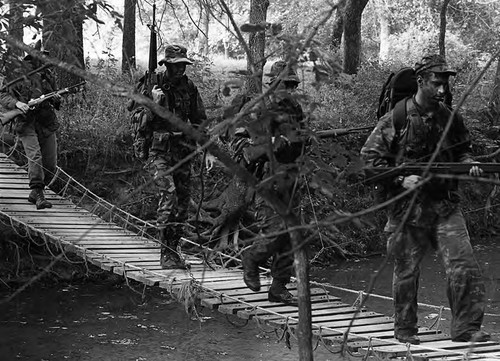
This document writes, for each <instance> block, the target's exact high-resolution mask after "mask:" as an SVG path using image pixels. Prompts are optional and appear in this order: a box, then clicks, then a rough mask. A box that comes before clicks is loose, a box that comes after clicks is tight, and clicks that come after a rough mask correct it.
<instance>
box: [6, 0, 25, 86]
mask: <svg viewBox="0 0 500 361" xmlns="http://www.w3.org/2000/svg"><path fill="white" fill-rule="evenodd" d="M9 15H10V18H9V35H11V36H12V37H13V38H16V39H17V40H19V41H23V36H24V28H23V9H22V7H21V6H19V5H17V4H16V1H15V0H9ZM23 54H24V52H23V51H22V50H21V49H18V48H16V47H12V46H9V47H7V51H6V52H5V53H3V54H2V55H1V56H0V60H1V63H0V69H2V70H3V69H4V71H1V72H0V79H3V75H5V76H6V78H7V81H9V80H12V79H10V78H15V77H16V72H15V70H16V68H18V67H19V61H18V58H20V57H22V56H23ZM17 75H18V74H17ZM1 83H2V81H0V84H1Z"/></svg>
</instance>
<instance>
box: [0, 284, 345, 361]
mask: <svg viewBox="0 0 500 361" xmlns="http://www.w3.org/2000/svg"><path fill="white" fill-rule="evenodd" d="M139 290H140V291H142V290H141V289H139ZM146 294H147V297H146V302H144V303H141V297H140V296H139V295H138V294H136V293H135V292H134V291H132V290H131V289H130V288H129V287H128V286H127V285H125V284H123V283H120V284H118V285H117V284H112V285H110V284H95V283H81V284H78V285H56V286H50V287H44V288H39V287H33V288H32V289H29V290H27V291H25V292H23V293H22V294H20V295H19V296H18V297H16V298H15V299H14V300H13V301H11V302H9V303H7V304H0V335H2V336H1V337H0V360H2V361H10V360H39V361H45V360H47V361H48V360H51V361H52V360H99V361H105V360H110V361H111V360H113V361H115V360H120V361H121V360H131V361H160V360H161V361H166V360H168V361H177V360H179V361H180V360H193V361H195V360H196V361H202V360H210V361H218V360H231V361H233V360H234V361H238V360H242V361H243V360H245V361H257V360H283V361H292V360H298V348H297V345H296V340H294V339H293V338H292V348H291V349H288V348H287V347H286V345H285V342H284V340H281V341H280V340H279V336H280V335H277V334H275V333H274V332H273V331H272V330H270V329H264V328H262V326H259V325H257V323H256V322H254V321H250V322H249V323H248V324H246V325H245V323H244V321H243V320H240V319H238V318H236V317H234V318H232V317H231V318H230V319H226V317H224V316H223V315H221V314H220V313H218V312H216V311H211V310H207V309H205V308H203V309H201V310H200V314H199V316H200V318H201V319H202V320H203V321H202V322H200V321H198V320H195V319H192V317H190V316H189V315H188V314H187V313H186V312H185V310H184V308H183V306H182V305H181V304H179V303H178V302H177V301H175V300H172V299H171V298H170V297H169V296H168V295H167V294H162V293H160V291H159V290H155V289H151V290H147V292H146ZM5 295H6V293H5V292H3V293H0V300H2V299H4V297H5ZM338 359H340V358H339V355H338V354H332V353H330V352H329V351H328V350H327V349H325V348H324V347H322V346H321V345H320V346H319V347H318V348H317V350H316V351H315V360H323V361H326V360H338Z"/></svg>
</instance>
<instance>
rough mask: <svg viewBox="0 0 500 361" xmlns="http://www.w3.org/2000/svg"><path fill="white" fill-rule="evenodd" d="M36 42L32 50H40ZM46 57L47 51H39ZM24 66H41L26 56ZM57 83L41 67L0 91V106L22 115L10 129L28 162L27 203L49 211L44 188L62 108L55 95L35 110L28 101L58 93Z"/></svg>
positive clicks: (52, 161) (54, 160)
mask: <svg viewBox="0 0 500 361" xmlns="http://www.w3.org/2000/svg"><path fill="white" fill-rule="evenodd" d="M40 47H41V43H40V42H38V43H37V44H36V46H35V49H38V50H39V49H40ZM42 53H44V54H45V55H48V51H42ZM24 61H25V63H26V64H27V65H28V67H29V68H30V69H29V70H35V69H38V68H40V67H41V65H42V63H41V61H40V60H38V59H36V58H35V57H32V56H31V55H29V54H28V55H27V56H26V57H24ZM57 90H58V88H57V84H56V80H55V77H54V75H53V73H52V71H51V70H50V69H49V68H44V69H42V70H40V71H39V72H36V73H35V74H33V75H31V76H30V77H29V78H27V79H25V80H23V81H20V82H17V83H15V84H14V85H12V86H10V87H9V88H8V89H5V90H4V91H2V92H0V104H1V105H2V106H3V107H5V108H6V109H7V110H12V109H20V110H21V111H23V113H24V114H22V115H19V116H17V117H16V119H15V120H14V125H13V129H14V131H15V133H16V134H17V136H18V137H19V139H20V140H21V143H22V145H23V148H24V152H25V154H26V158H27V159H28V176H29V187H30V189H31V192H30V194H29V196H28V201H29V202H30V203H33V204H35V205H36V208H37V209H44V208H51V207H52V203H50V202H49V201H48V200H47V199H45V195H44V188H45V186H46V185H48V184H49V183H50V181H51V180H52V178H53V177H54V174H55V172H56V168H57V138H56V131H57V129H58V128H59V122H58V120H57V116H56V113H55V110H59V108H60V106H61V96H60V95H56V96H54V97H52V98H50V99H48V100H46V101H44V102H43V103H41V104H39V105H37V106H36V107H35V108H34V109H32V108H30V107H29V106H28V102H29V101H30V100H31V99H36V98H39V97H40V96H42V95H43V94H48V93H51V92H54V91H57Z"/></svg>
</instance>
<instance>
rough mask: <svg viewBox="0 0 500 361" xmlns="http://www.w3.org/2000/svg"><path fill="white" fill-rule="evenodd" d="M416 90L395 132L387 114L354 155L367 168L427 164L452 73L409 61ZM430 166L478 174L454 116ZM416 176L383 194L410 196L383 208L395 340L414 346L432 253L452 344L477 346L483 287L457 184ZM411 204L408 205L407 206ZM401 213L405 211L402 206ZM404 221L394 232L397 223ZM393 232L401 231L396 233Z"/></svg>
mask: <svg viewBox="0 0 500 361" xmlns="http://www.w3.org/2000/svg"><path fill="white" fill-rule="evenodd" d="M415 73H416V78H417V84H418V90H417V93H416V94H414V95H413V97H410V98H406V99H403V100H401V101H403V102H406V104H405V106H406V119H405V122H404V124H403V125H402V128H401V129H400V130H399V131H396V128H395V126H394V121H395V119H394V116H393V115H394V110H391V111H390V112H388V113H386V114H385V115H384V116H383V117H382V118H380V120H379V122H378V124H377V126H376V127H375V129H374V130H373V132H372V134H371V135H370V136H369V138H368V139H367V141H366V143H365V145H364V146H363V148H362V150H361V155H362V157H363V158H364V160H365V162H366V165H367V166H368V167H387V166H397V165H399V164H401V163H404V162H409V163H411V162H426V161H429V160H430V159H431V156H432V155H433V153H434V152H435V150H436V148H437V145H438V144H439V142H440V139H441V138H442V136H443V132H444V129H445V128H446V126H447V123H448V121H449V118H450V116H451V114H452V110H451V109H450V107H449V106H447V105H445V104H444V103H443V101H444V98H445V94H446V91H447V90H448V86H449V85H448V80H449V77H450V76H452V75H456V71H455V70H453V69H451V68H450V67H449V66H448V64H447V62H446V61H445V59H444V58H443V57H442V56H440V55H437V54H433V55H428V56H424V57H423V58H422V59H421V60H420V61H419V62H417V63H416V64H415ZM433 160H434V162H462V163H471V168H470V172H469V174H470V175H471V176H480V175H481V173H482V171H481V169H480V168H478V167H477V166H474V164H473V163H474V161H473V159H472V156H471V141H470V136H469V131H468V130H467V128H466V127H465V124H464V121H463V118H462V117H461V116H460V114H458V113H457V114H456V116H455V117H454V118H453V120H452V124H451V128H450V129H449V131H448V132H447V134H446V136H445V137H444V142H443V143H442V145H441V148H440V150H439V152H438V153H437V157H435V158H433ZM421 181H422V177H421V176H420V175H416V174H414V175H407V176H404V177H403V176H398V177H395V178H394V179H391V180H389V181H388V184H387V185H386V186H387V187H388V189H391V196H396V195H398V194H400V193H402V192H404V191H405V190H415V191H417V192H418V195H417V198H416V202H415V203H414V204H413V205H411V199H412V197H413V194H411V195H410V196H408V197H403V198H402V199H400V200H398V201H396V202H395V203H394V204H393V206H392V207H391V208H390V209H389V211H388V221H387V224H386V226H385V229H384V230H385V231H386V232H387V236H388V241H387V252H388V253H391V254H392V256H393V257H394V275H393V296H394V306H395V316H394V332H395V335H394V336H395V338H397V339H398V340H399V341H400V342H403V343H411V344H418V343H419V342H420V339H419V337H418V335H417V333H418V324H417V322H418V319H417V294H418V285H419V278H420V263H421V261H422V260H423V258H424V256H425V254H426V252H428V251H430V249H434V250H436V251H437V253H438V254H439V255H440V256H441V258H442V260H443V264H444V267H445V271H446V288H447V295H448V301H449V304H450V308H451V315H452V320H451V330H450V331H451V332H450V334H451V338H452V340H453V341H455V342H468V341H471V342H484V341H488V340H489V339H490V335H489V334H488V333H486V332H484V331H482V330H481V324H482V321H483V315H484V307H485V286H484V283H483V281H482V275H481V270H480V268H479V265H478V263H477V262H476V260H475V258H474V255H473V251H472V247H471V243H470V238H469V233H468V231H467V227H466V224H465V220H464V216H463V214H462V211H461V210H460V206H459V201H460V196H459V193H458V182H457V181H456V180H453V179H432V180H430V181H429V182H427V183H426V184H425V185H423V186H422V187H417V186H418V185H419V183H420V182H421ZM410 207H411V208H410ZM409 208H410V210H409V214H407V212H408V209H409ZM403 221H404V222H405V223H404V224H403V225H402V227H401V222H403ZM399 229H401V232H398V230H399Z"/></svg>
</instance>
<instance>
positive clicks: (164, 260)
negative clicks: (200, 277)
mask: <svg viewBox="0 0 500 361" xmlns="http://www.w3.org/2000/svg"><path fill="white" fill-rule="evenodd" d="M160 265H161V268H163V269H182V270H188V269H190V268H191V265H190V264H189V263H186V261H185V260H184V259H183V258H181V256H180V255H179V253H177V252H174V251H172V250H171V249H169V248H166V247H164V248H162V249H161V254H160Z"/></svg>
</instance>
